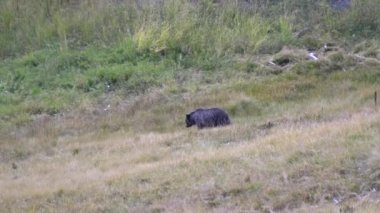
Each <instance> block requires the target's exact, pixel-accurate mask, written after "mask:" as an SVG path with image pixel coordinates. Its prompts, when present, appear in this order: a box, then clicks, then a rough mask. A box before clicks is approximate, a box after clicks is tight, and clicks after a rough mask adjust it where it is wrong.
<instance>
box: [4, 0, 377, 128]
mask: <svg viewBox="0 0 380 213" xmlns="http://www.w3.org/2000/svg"><path fill="white" fill-rule="evenodd" d="M378 2H379V0H365V1H361V2H359V1H353V5H352V8H351V9H350V10H347V11H341V12H333V11H332V10H330V9H329V7H328V3H327V2H325V1H318V2H317V1H302V2H301V1H298V0H291V1H274V0H271V1H259V0H256V1H249V2H246V1H217V2H216V1H211V0H199V1H188V0H168V1H153V0H151V1H141V0H133V1H132V0H112V1H102V0H82V1H79V0H60V1H53V0H46V1H42V0H2V1H0V58H1V59H3V60H2V61H1V62H0V75H1V78H0V97H1V101H0V115H1V120H3V121H5V120H6V121H8V120H9V119H10V118H9V117H8V116H10V117H14V118H12V119H10V120H12V121H13V122H1V123H3V124H2V125H5V123H18V124H23V123H25V122H27V121H28V120H29V119H30V117H29V116H28V115H30V114H40V113H48V114H55V113H57V112H60V111H61V110H62V109H67V108H70V106H73V104H76V103H77V101H78V100H80V99H82V98H86V97H88V96H90V97H99V96H100V95H102V94H105V93H107V92H110V91H115V90H122V91H125V93H140V92H141V91H145V90H146V89H148V88H150V87H153V86H162V85H165V84H168V83H170V82H176V81H177V80H176V77H178V75H177V71H179V70H187V69H188V68H195V70H203V71H211V72H209V73H214V71H217V70H223V69H226V67H228V66H227V65H228V64H230V63H229V62H230V59H231V58H233V57H235V56H236V55H252V54H256V53H275V52H277V51H279V50H280V49H281V48H282V47H283V46H284V45H292V44H296V45H297V44H298V43H299V41H298V40H297V39H296V38H295V37H294V36H293V34H294V32H295V31H298V30H300V29H302V28H304V27H305V26H307V27H310V26H311V28H318V30H317V32H318V33H320V31H322V33H324V31H334V32H336V33H335V34H334V35H338V36H341V37H343V38H345V37H351V36H352V35H353V34H355V35H357V36H358V37H359V36H361V37H362V36H371V37H378V33H377V32H378V30H379V29H378V26H379V24H378V23H379V20H380V18H379V14H378V13H377V12H376V11H378V10H377V8H378V7H379V6H378V5H380V4H378ZM366 14H370V16H366ZM309 15H311V16H312V18H308V16H309ZM315 23H317V26H315V25H314V24H315ZM320 28H321V29H322V30H320ZM317 36H318V35H317ZM56 96H59V97H60V98H54V97H56ZM21 112H22V113H21Z"/></svg>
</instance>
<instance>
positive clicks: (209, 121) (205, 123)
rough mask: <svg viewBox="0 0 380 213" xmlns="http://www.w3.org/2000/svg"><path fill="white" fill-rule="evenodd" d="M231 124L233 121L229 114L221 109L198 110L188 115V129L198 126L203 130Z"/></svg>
mask: <svg viewBox="0 0 380 213" xmlns="http://www.w3.org/2000/svg"><path fill="white" fill-rule="evenodd" d="M229 124H231V121H230V118H229V117H228V115H227V113H226V112H225V111H223V110H222V109H219V108H211V109H197V110H195V111H194V112H191V113H189V114H187V115H186V127H191V126H193V125H197V127H198V129H203V128H205V127H217V126H226V125H229Z"/></svg>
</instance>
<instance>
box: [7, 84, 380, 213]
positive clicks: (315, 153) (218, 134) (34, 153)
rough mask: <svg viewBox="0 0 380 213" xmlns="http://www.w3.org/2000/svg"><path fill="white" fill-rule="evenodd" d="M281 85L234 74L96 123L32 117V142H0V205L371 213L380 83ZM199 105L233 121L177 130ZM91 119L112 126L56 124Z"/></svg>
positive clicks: (18, 208)
mask: <svg viewBox="0 0 380 213" xmlns="http://www.w3.org/2000/svg"><path fill="white" fill-rule="evenodd" d="M337 78H338V77H337ZM281 81H282V80H281ZM281 81H280V82H279V83H278V82H276V81H272V80H270V81H263V82H261V83H258V85H254V87H253V89H251V88H250V85H249V82H246V81H237V82H232V83H231V85H226V86H224V87H223V88H225V90H220V89H218V87H215V88H216V89H213V88H209V89H208V90H207V91H206V92H202V91H200V92H196V93H189V94H183V95H182V96H181V97H180V98H178V99H177V98H176V97H175V95H172V96H171V95H165V93H164V92H162V91H153V92H152V93H151V94H148V95H145V96H142V97H139V98H136V100H135V101H134V102H128V103H122V104H120V107H119V108H118V109H117V110H115V111H111V112H110V113H108V114H105V115H97V116H98V117H96V116H95V118H91V116H90V115H86V114H85V113H83V117H84V119H83V120H81V118H79V117H75V116H74V117H72V118H70V117H65V118H60V119H54V118H53V119H51V120H49V119H50V118H47V120H42V121H41V122H42V123H40V124H35V125H37V126H36V127H35V128H34V129H35V130H36V131H37V133H36V134H34V135H32V136H33V137H31V138H26V137H22V138H13V139H12V138H11V139H9V140H8V141H6V142H3V143H2V144H1V147H2V148H3V149H4V150H5V151H2V153H7V152H8V151H9V152H15V153H8V154H7V155H3V157H2V158H3V160H2V161H1V162H0V171H1V173H0V189H1V190H0V198H1V199H0V211H1V212H25V211H27V212H41V211H42V212H43V211H47V212H78V211H82V212H102V211H107V212H109V211H111V212H125V211H128V212H162V211H165V212H210V211H211V212H245V211H247V212H271V211H275V212H277V211H291V212H307V211H313V212H338V211H340V210H341V211H347V212H349V211H350V210H352V209H353V210H355V211H359V212H376V210H377V209H378V207H380V203H379V199H378V198H379V196H380V194H379V192H378V190H380V182H379V173H380V167H379V166H378V165H380V158H379V157H378V156H379V152H380V144H379V136H380V132H379V129H380V112H379V111H378V110H377V109H375V108H374V107H373V106H372V100H371V95H372V93H373V91H374V90H379V89H380V88H379V86H378V85H372V86H371V85H365V84H357V83H355V82H353V81H350V80H345V81H342V82H341V83H339V84H329V82H328V81H325V80H323V81H321V80H319V79H315V78H314V77H312V78H310V79H307V80H306V81H302V82H306V84H311V85H313V87H312V88H309V87H307V88H309V89H305V88H304V87H302V86H301V88H302V89H299V87H297V85H301V84H302V83H296V84H293V83H294V82H296V80H283V81H282V82H281ZM268 82H270V83H273V84H275V83H278V84H277V85H269V84H267V83H268ZM241 85H243V86H241ZM260 87H263V88H264V89H265V90H263V91H262V90H259V89H257V88H260ZM219 88H220V87H219ZM266 88H269V89H266ZM268 92H270V93H271V94H279V96H278V97H277V96H274V97H271V95H270V94H268ZM278 92H281V93H278ZM200 95H202V96H200ZM206 95H207V97H206ZM208 101H210V102H208ZM206 103H207V104H214V105H219V106H220V105H221V106H223V107H225V108H227V109H232V108H233V109H235V113H234V116H233V117H232V120H233V125H231V126H228V127H224V128H216V129H206V130H202V131H198V130H197V129H185V128H184V127H182V126H183V124H182V123H183V115H184V113H185V112H186V110H189V109H191V108H193V107H195V106H196V105H205V104H206ZM123 104H124V105H123ZM240 105H242V106H240ZM243 105H244V106H243ZM247 106H248V108H249V107H253V106H256V107H258V109H260V110H261V113H259V114H257V115H256V116H252V115H250V114H249V113H253V112H251V111H244V110H248V109H247ZM123 107H125V108H124V110H123ZM247 113H248V114H247ZM69 116H71V115H69ZM86 116H87V117H86ZM170 116H174V118H173V120H168V118H169V117H170ZM91 119H92V120H91ZM123 119H125V120H127V121H123ZM138 119H141V121H140V122H138ZM165 120H167V122H169V124H162V125H164V126H165V125H167V126H165V127H164V128H157V127H155V126H157V125H160V124H161V122H164V121H165ZM91 121H93V122H99V121H102V122H104V125H108V126H112V125H114V126H118V125H120V126H121V127H120V128H118V129H117V130H115V131H111V133H106V132H105V131H104V132H102V131H97V132H95V133H94V132H92V133H91V132H90V131H87V132H86V131H84V133H81V132H79V133H77V135H78V136H76V135H70V136H65V134H62V133H61V132H60V131H59V129H60V128H62V129H67V128H68V127H70V126H74V127H75V128H79V129H83V128H84V127H85V126H86V125H89V127H88V128H89V129H91V128H93V127H96V125H92V124H88V123H86V122H91ZM113 122H115V124H112V123H113ZM268 122H270V123H271V124H273V125H268ZM38 125H39V126H38ZM180 125H181V126H180ZM143 128H145V129H143ZM16 152H17V153H18V154H17V153H16Z"/></svg>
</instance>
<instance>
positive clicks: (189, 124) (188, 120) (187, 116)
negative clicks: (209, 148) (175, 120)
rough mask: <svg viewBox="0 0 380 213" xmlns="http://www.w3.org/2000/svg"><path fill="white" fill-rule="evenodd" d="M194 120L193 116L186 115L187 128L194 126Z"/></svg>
mask: <svg viewBox="0 0 380 213" xmlns="http://www.w3.org/2000/svg"><path fill="white" fill-rule="evenodd" d="M194 124H195V122H194V119H192V118H191V114H186V127H191V126H192V125H194Z"/></svg>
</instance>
